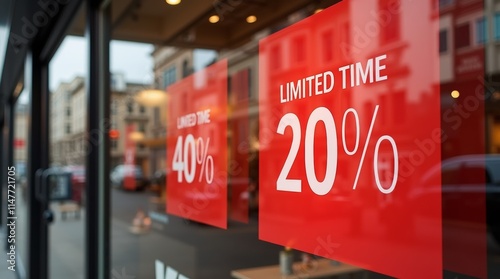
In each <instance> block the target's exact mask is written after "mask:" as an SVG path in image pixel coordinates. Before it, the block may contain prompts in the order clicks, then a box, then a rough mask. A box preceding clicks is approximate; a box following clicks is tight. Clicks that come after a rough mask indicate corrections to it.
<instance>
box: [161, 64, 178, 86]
mask: <svg viewBox="0 0 500 279" xmlns="http://www.w3.org/2000/svg"><path fill="white" fill-rule="evenodd" d="M175 81H176V68H175V66H172V67H170V68H168V69H167V70H166V71H164V72H163V89H165V88H167V86H169V85H171V84H172V83H174V82H175Z"/></svg>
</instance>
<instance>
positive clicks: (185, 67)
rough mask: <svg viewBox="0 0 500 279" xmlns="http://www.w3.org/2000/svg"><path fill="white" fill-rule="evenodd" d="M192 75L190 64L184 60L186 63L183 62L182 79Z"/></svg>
mask: <svg viewBox="0 0 500 279" xmlns="http://www.w3.org/2000/svg"><path fill="white" fill-rule="evenodd" d="M190 73H191V71H190V70H189V62H188V61H187V60H186V59H184V61H182V77H183V78H185V77H187V76H189V74H190Z"/></svg>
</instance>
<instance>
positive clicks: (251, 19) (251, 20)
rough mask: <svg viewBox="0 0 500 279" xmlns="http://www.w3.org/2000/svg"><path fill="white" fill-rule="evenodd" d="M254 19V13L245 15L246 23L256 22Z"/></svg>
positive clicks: (255, 18)
mask: <svg viewBox="0 0 500 279" xmlns="http://www.w3.org/2000/svg"><path fill="white" fill-rule="evenodd" d="M256 21H257V17H256V16H254V15H251V16H248V17H247V22H248V23H254V22H256Z"/></svg>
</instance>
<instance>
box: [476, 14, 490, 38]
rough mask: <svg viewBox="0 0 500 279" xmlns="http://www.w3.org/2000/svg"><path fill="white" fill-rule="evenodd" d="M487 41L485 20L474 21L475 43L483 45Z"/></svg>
mask: <svg viewBox="0 0 500 279" xmlns="http://www.w3.org/2000/svg"><path fill="white" fill-rule="evenodd" d="M487 40H488V33H487V32H486V20H485V19H484V17H483V18H480V19H478V20H476V43H478V44H484V43H485V42H486V41H487Z"/></svg>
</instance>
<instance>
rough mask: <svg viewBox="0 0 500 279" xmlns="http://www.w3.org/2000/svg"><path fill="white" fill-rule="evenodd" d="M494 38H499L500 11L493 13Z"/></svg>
mask: <svg viewBox="0 0 500 279" xmlns="http://www.w3.org/2000/svg"><path fill="white" fill-rule="evenodd" d="M494 32H495V40H500V13H495V28H494Z"/></svg>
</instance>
